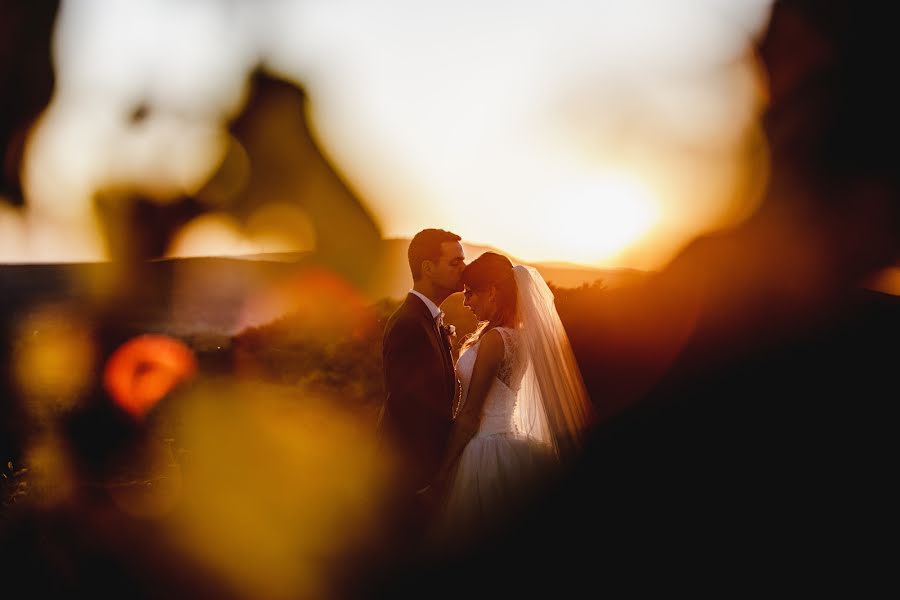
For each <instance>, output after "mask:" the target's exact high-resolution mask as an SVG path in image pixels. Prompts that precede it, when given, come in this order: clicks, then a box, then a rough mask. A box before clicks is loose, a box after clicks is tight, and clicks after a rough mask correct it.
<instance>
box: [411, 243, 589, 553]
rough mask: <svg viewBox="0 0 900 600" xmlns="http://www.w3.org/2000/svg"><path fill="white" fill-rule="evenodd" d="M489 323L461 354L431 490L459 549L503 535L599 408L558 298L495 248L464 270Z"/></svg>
mask: <svg viewBox="0 0 900 600" xmlns="http://www.w3.org/2000/svg"><path fill="white" fill-rule="evenodd" d="M462 280H463V283H464V285H465V305H466V306H467V307H469V308H470V309H471V310H472V312H474V313H475V316H476V317H477V318H478V319H479V321H480V322H479V326H478V328H477V329H476V330H475V332H474V333H472V334H471V335H470V336H469V337H468V338H467V339H466V341H465V343H464V344H463V347H462V349H461V351H460V356H459V359H458V361H457V373H458V376H459V379H460V381H461V383H462V396H461V400H460V405H459V406H458V407H457V408H456V411H455V415H454V424H453V430H452V432H451V435H450V440H449V442H448V445H447V450H446V454H445V459H444V462H443V465H442V467H441V468H440V470H439V471H438V475H437V476H436V478H435V480H434V482H433V484H432V485H431V487H430V489H429V493H430V494H431V495H432V497H434V498H436V499H437V501H438V502H439V504H438V507H437V509H436V510H437V513H436V517H435V522H434V526H433V529H432V531H431V532H430V536H429V539H430V541H431V542H432V543H433V544H435V546H434V547H435V548H438V549H441V548H444V549H447V548H453V547H454V546H456V545H457V544H460V543H467V542H471V541H473V540H475V539H480V538H481V537H483V536H485V535H490V534H492V533H499V532H500V531H501V529H502V527H503V526H505V525H507V524H509V523H510V522H511V521H512V520H513V519H514V518H515V516H516V511H518V510H522V509H524V508H526V507H527V502H528V500H529V498H530V497H532V494H533V493H534V492H535V491H537V487H536V486H540V485H541V483H546V482H547V479H546V478H547V477H551V476H553V475H555V474H557V472H558V469H559V467H560V466H564V465H565V463H566V462H567V461H568V460H569V459H571V458H573V456H574V455H575V453H576V452H577V451H578V449H579V445H580V443H581V440H582V436H583V434H584V430H585V428H586V426H587V424H588V423H589V421H590V418H591V417H590V415H591V405H590V401H589V399H588V396H587V392H586V390H585V387H584V383H583V381H582V379H581V374H580V372H579V370H578V365H577V364H576V362H575V357H574V355H573V353H572V349H571V346H570V345H569V340H568V337H567V336H566V332H565V330H564V329H563V326H562V323H561V321H560V319H559V315H558V314H557V312H556V307H555V305H554V299H553V294H552V292H551V291H550V289H549V288H548V287H547V284H546V283H545V282H544V280H543V278H542V277H541V275H540V274H539V273H538V272H537V270H536V269H534V268H532V267H525V266H521V265H519V266H516V267H513V265H512V263H511V262H510V261H509V259H508V258H506V257H505V256H502V255H500V254H496V253H493V252H486V253H484V254H482V255H481V256H480V257H478V258H477V259H476V260H475V261H473V262H472V263H471V264H470V265H469V266H467V267H466V269H465V270H464V271H463V275H462Z"/></svg>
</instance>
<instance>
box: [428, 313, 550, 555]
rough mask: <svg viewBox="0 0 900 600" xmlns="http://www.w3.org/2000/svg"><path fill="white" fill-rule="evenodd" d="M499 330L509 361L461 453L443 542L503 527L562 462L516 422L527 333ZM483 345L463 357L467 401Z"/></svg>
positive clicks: (441, 524) (440, 536)
mask: <svg viewBox="0 0 900 600" xmlns="http://www.w3.org/2000/svg"><path fill="white" fill-rule="evenodd" d="M497 331H498V332H499V333H500V335H501V337H502V339H503V359H502V360H501V363H500V367H499V369H498V372H497V376H496V377H495V379H494V381H493V383H492V384H491V387H490V389H489V391H488V394H487V397H486V398H485V401H484V407H483V409H482V414H481V422H480V425H479V428H478V431H477V433H476V434H475V436H474V437H473V438H472V439H471V440H470V441H469V443H468V444H467V445H466V447H465V448H464V449H463V451H462V454H461V455H460V458H459V462H458V466H457V469H456V472H455V475H454V476H453V480H452V483H451V484H450V489H449V493H448V495H447V498H446V501H445V504H444V505H443V506H442V507H441V510H440V512H439V514H438V517H437V521H436V528H435V531H434V533H435V535H436V537H437V541H438V542H439V543H440V544H442V545H443V546H453V545H454V543H456V542H465V541H468V540H470V539H472V538H473V537H477V536H482V535H486V534H490V533H491V532H493V531H496V530H498V529H499V528H500V527H502V526H503V525H505V523H506V522H507V521H508V519H509V518H510V517H513V516H515V514H516V511H517V510H519V509H521V508H523V507H524V506H525V504H524V503H525V502H527V500H528V499H529V497H530V496H531V493H532V492H533V491H534V490H535V488H534V487H533V486H536V485H540V483H541V481H542V480H543V478H544V477H546V476H548V475H550V474H551V473H552V472H553V469H554V468H555V466H556V465H557V459H556V455H555V454H554V452H553V449H552V447H551V446H550V445H549V444H547V443H544V442H539V441H538V440H536V439H535V438H533V437H529V436H527V435H525V434H524V433H522V432H521V431H520V428H519V427H518V426H517V425H516V406H517V398H518V393H519V389H520V387H521V385H522V381H523V377H524V375H525V372H526V369H527V367H528V362H529V361H528V356H527V352H526V350H525V348H524V344H522V343H521V331H520V330H518V329H511V328H506V327H498V328H497ZM480 344H481V342H480V341H479V342H477V343H476V344H474V345H473V346H470V347H469V348H467V349H466V350H465V351H464V352H463V353H462V355H461V356H460V357H459V360H458V361H457V373H458V375H459V379H460V382H461V383H462V399H463V400H462V403H465V399H466V396H467V392H468V388H469V382H470V381H471V379H472V371H473V370H474V367H475V359H476V357H477V356H478V348H479V346H480ZM460 408H461V407H460ZM457 412H458V411H457Z"/></svg>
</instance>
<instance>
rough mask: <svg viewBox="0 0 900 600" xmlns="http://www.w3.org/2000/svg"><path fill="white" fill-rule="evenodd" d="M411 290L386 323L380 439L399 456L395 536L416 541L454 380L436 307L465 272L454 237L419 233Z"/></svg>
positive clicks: (449, 416)
mask: <svg viewBox="0 0 900 600" xmlns="http://www.w3.org/2000/svg"><path fill="white" fill-rule="evenodd" d="M408 258H409V269H410V271H411V273H412V278H413V288H412V290H411V291H410V292H409V294H408V295H407V296H406V299H405V300H404V302H403V304H401V305H400V307H399V308H398V309H397V311H396V312H394V314H393V315H391V317H390V319H388V322H387V325H386V326H385V331H384V340H383V354H382V357H383V360H384V384H385V391H386V399H385V404H384V412H383V414H382V417H381V422H380V433H381V435H382V438H383V439H384V441H385V442H387V443H388V444H389V445H390V447H391V449H392V450H394V451H396V452H398V453H399V458H400V463H399V465H398V480H397V481H396V482H395V486H396V487H395V489H394V492H395V493H396V494H397V496H398V506H397V508H398V512H399V513H400V517H401V519H402V520H403V521H404V525H403V526H402V529H403V530H404V531H402V532H401V534H408V535H411V536H415V535H416V534H417V532H418V530H419V528H420V526H421V525H422V523H423V521H422V519H424V518H425V515H424V512H423V511H424V507H423V506H422V505H421V504H422V503H421V501H420V500H421V499H420V498H417V496H416V492H417V491H419V490H421V489H423V488H424V487H425V486H427V485H428V483H429V482H430V480H431V479H432V477H433V475H434V473H435V472H436V471H437V468H438V466H439V465H440V463H441V460H442V458H443V453H444V447H445V445H446V443H447V438H448V436H449V434H450V426H451V424H452V422H453V409H454V404H455V402H456V401H457V398H458V396H459V382H458V380H457V378H456V370H455V368H454V365H453V358H452V354H451V345H450V336H449V334H448V330H447V328H446V327H444V325H443V322H442V317H443V312H442V311H441V309H440V308H439V306H440V304H441V303H442V302H443V301H444V300H445V299H446V298H447V297H448V296H449V295H450V294H452V293H454V292H458V291H461V290H462V283H461V275H462V271H463V269H464V268H465V266H466V263H465V255H464V253H463V248H462V245H461V244H460V237H459V236H458V235H456V234H455V233H451V232H449V231H444V230H442V229H425V230H423V231H420V232H419V233H417V234H416V235H415V236H414V237H413V239H412V241H411V242H410V244H409V250H408Z"/></svg>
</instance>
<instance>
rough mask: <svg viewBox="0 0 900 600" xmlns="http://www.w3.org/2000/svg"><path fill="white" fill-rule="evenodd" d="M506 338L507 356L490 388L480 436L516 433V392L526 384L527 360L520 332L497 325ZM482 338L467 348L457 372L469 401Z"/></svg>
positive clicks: (505, 348)
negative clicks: (470, 387)
mask: <svg viewBox="0 0 900 600" xmlns="http://www.w3.org/2000/svg"><path fill="white" fill-rule="evenodd" d="M496 329H497V332H498V333H500V337H501V338H502V339H503V358H502V359H501V361H500V367H499V368H498V370H497V376H496V377H495V378H494V382H493V383H492V384H491V387H490V389H489V390H488V395H487V398H485V401H484V407H483V409H482V413H481V414H482V417H481V426H480V427H479V430H478V433H477V434H476V436H485V435H494V434H497V433H515V432H516V427H515V425H514V423H513V417H514V413H515V408H516V396H517V394H518V391H519V388H520V387H521V385H522V378H523V376H524V374H525V368H526V366H527V360H526V356H525V353H524V351H523V348H522V345H521V343H520V336H519V332H518V331H517V330H516V329H511V328H508V327H497V328H496ZM480 346H481V340H479V341H478V342H477V343H475V344H474V345H472V346H470V347H469V348H467V349H466V350H465V351H464V352H463V353H462V355H460V357H459V360H458V361H457V363H456V370H457V374H458V375H459V380H460V383H461V384H462V401H461V403H460V409H461V408H462V406H463V405H464V404H465V402H466V399H467V396H468V392H469V383H470V382H471V380H472V371H473V370H474V369H475V359H476V357H477V356H478V348H479V347H480ZM458 412H459V411H458V410H457V413H458Z"/></svg>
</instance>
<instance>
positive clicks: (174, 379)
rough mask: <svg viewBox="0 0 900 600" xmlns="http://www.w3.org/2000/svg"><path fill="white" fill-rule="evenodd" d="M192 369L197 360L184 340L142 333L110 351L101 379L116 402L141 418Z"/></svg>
mask: <svg viewBox="0 0 900 600" xmlns="http://www.w3.org/2000/svg"><path fill="white" fill-rule="evenodd" d="M196 371H197V361H196V359H195V358H194V354H193V352H191V350H190V349H189V348H188V347H187V346H186V345H185V344H184V343H182V342H180V341H179V340H176V339H174V338H171V337H168V336H164V335H154V334H146V335H142V336H139V337H136V338H133V339H131V340H129V341H128V342H126V343H124V344H123V345H121V346H120V347H119V348H118V349H117V350H116V351H115V352H114V353H113V355H112V356H111V357H110V358H109V361H108V362H107V363H106V369H105V371H104V374H103V383H104V385H105V387H106V390H107V391H108V392H109V394H110V396H112V398H113V400H114V401H115V402H116V404H118V405H119V406H120V407H121V408H123V409H124V410H125V411H126V412H128V413H129V414H131V415H132V416H134V417H135V418H138V419H141V418H143V417H144V416H145V415H146V414H147V413H148V412H149V411H150V410H151V409H152V408H153V407H154V406H155V405H156V404H157V403H158V402H159V401H160V400H162V399H163V398H164V397H165V396H166V395H167V394H168V393H169V392H171V391H172V390H173V389H174V388H175V387H176V386H177V385H179V384H180V383H182V382H183V381H185V380H187V379H189V378H191V377H192V376H193V375H194V374H195V373H196Z"/></svg>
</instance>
